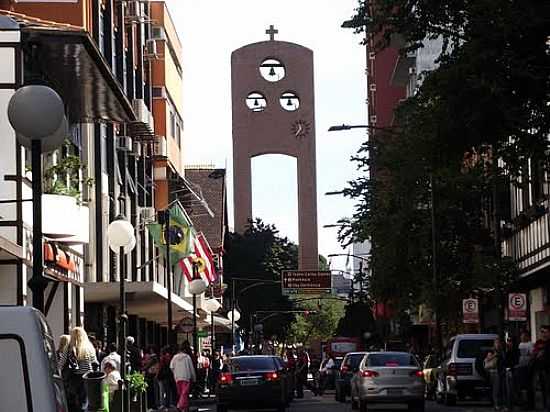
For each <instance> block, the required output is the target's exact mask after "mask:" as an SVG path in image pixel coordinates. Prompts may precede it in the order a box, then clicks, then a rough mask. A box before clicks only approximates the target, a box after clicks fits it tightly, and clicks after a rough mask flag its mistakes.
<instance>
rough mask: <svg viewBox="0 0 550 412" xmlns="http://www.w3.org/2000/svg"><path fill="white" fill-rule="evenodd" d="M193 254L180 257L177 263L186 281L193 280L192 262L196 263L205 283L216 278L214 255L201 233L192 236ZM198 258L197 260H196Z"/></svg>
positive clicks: (211, 281)
mask: <svg viewBox="0 0 550 412" xmlns="http://www.w3.org/2000/svg"><path fill="white" fill-rule="evenodd" d="M193 248H194V254H192V255H190V256H188V257H186V258H184V259H181V260H180V261H179V262H178V264H179V266H180V268H181V271H182V272H183V274H184V275H185V277H186V278H187V280H188V281H192V280H193V262H196V263H197V264H198V270H199V275H200V277H201V278H202V279H203V280H204V281H205V282H206V283H207V284H210V283H213V282H214V281H215V280H216V278H217V274H216V266H215V265H214V256H213V253H212V249H210V245H209V244H208V241H207V240H206V238H205V237H204V235H203V234H202V233H199V234H198V235H197V236H195V237H194V238H193ZM197 260H198V262H197Z"/></svg>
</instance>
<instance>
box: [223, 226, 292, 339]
mask: <svg viewBox="0 0 550 412" xmlns="http://www.w3.org/2000/svg"><path fill="white" fill-rule="evenodd" d="M225 247H226V254H225V256H224V276H225V279H226V280H227V281H228V282H231V280H232V279H239V278H251V279H261V280H265V281H266V283H265V284H259V285H258V286H255V287H253V288H250V289H247V290H246V291H244V293H242V294H241V291H243V290H244V289H245V288H249V287H250V286H252V285H254V284H256V283H258V282H255V281H251V282H248V281H238V282H235V296H236V298H237V304H238V308H239V310H240V312H241V320H240V321H239V324H240V325H241V326H242V327H243V328H245V329H249V328H250V325H251V321H252V319H251V316H252V314H253V313H254V312H256V311H259V310H262V311H268V310H281V311H285V310H291V309H292V308H293V304H292V302H291V301H290V300H289V299H288V298H287V297H285V296H283V295H282V294H281V285H280V284H278V283H270V282H273V281H280V276H281V272H282V271H283V270H291V269H296V268H297V267H298V247H297V245H296V244H294V243H292V242H290V241H289V240H288V238H286V237H285V238H283V237H280V236H279V231H278V230H277V229H276V227H275V226H274V225H268V224H265V223H264V222H262V221H261V220H260V219H257V220H255V221H253V222H250V225H249V227H248V228H247V230H246V231H245V233H244V234H239V233H229V234H228V235H227V238H226V242H225ZM230 296H231V290H229V291H228V294H227V297H228V298H230ZM293 319H294V317H293V316H292V315H280V316H277V317H272V318H270V319H269V320H267V321H266V322H265V323H264V334H265V335H267V336H272V335H276V336H278V337H280V338H284V337H285V336H286V335H287V332H288V328H289V326H290V324H291V322H292V321H293Z"/></svg>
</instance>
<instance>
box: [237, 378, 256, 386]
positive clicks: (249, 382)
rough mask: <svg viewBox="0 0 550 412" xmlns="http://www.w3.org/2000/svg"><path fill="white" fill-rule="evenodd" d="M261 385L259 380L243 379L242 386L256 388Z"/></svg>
mask: <svg viewBox="0 0 550 412" xmlns="http://www.w3.org/2000/svg"><path fill="white" fill-rule="evenodd" d="M259 383H260V380H259V379H243V380H242V381H241V386H254V385H258V384H259Z"/></svg>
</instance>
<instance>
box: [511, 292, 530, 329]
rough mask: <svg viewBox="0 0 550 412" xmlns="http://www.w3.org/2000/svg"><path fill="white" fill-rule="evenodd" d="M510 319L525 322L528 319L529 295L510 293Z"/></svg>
mask: <svg viewBox="0 0 550 412" xmlns="http://www.w3.org/2000/svg"><path fill="white" fill-rule="evenodd" d="M508 320H510V321H516V322H525V321H526V320H527V295H526V294H525V293H510V294H509V295H508Z"/></svg>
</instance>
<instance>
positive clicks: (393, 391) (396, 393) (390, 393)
mask: <svg viewBox="0 0 550 412" xmlns="http://www.w3.org/2000/svg"><path fill="white" fill-rule="evenodd" d="M387 392H388V396H401V395H403V391H402V390H401V389H388V390H387Z"/></svg>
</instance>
